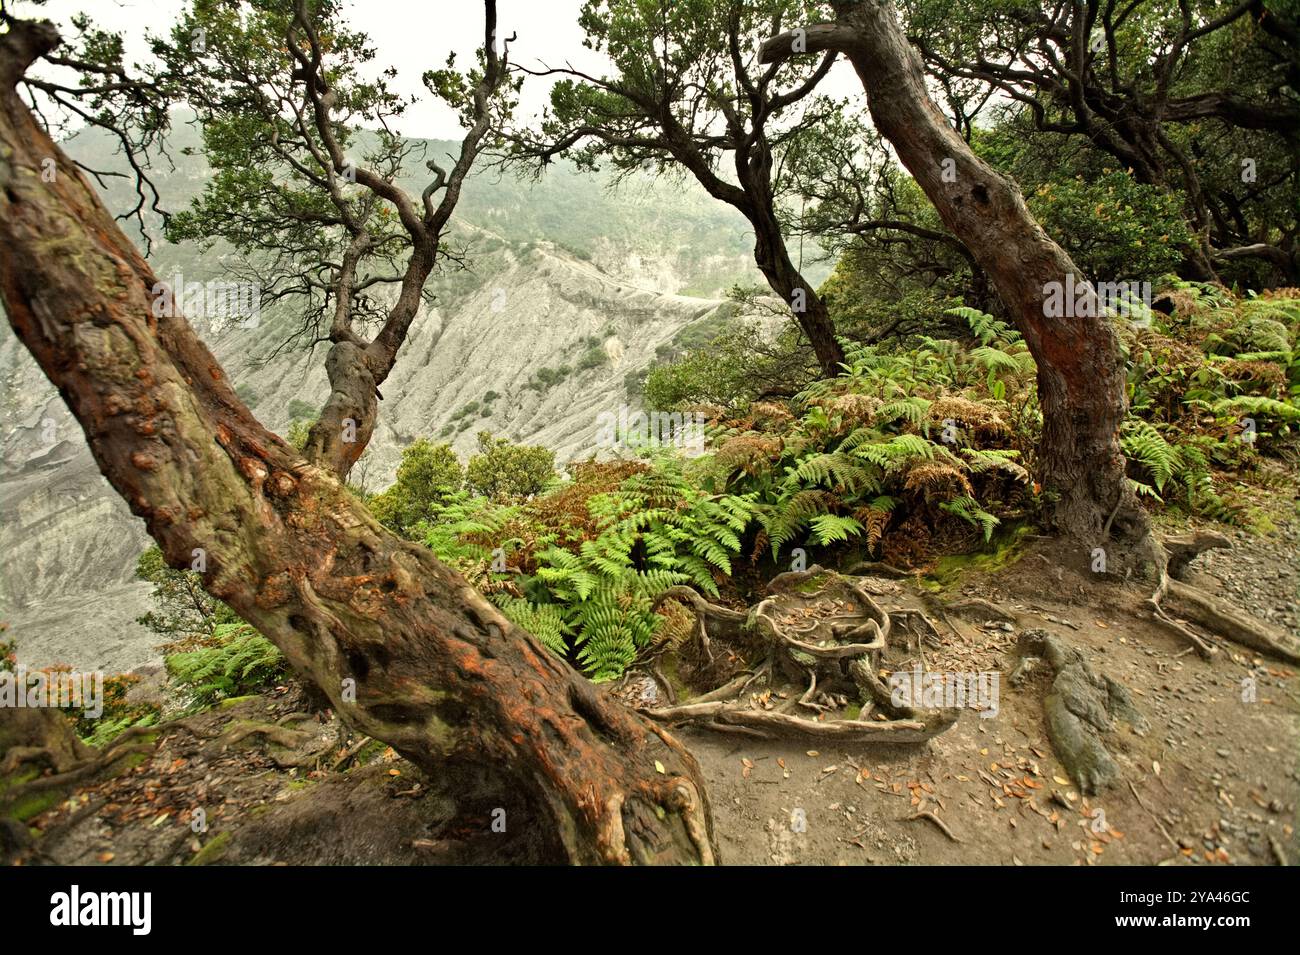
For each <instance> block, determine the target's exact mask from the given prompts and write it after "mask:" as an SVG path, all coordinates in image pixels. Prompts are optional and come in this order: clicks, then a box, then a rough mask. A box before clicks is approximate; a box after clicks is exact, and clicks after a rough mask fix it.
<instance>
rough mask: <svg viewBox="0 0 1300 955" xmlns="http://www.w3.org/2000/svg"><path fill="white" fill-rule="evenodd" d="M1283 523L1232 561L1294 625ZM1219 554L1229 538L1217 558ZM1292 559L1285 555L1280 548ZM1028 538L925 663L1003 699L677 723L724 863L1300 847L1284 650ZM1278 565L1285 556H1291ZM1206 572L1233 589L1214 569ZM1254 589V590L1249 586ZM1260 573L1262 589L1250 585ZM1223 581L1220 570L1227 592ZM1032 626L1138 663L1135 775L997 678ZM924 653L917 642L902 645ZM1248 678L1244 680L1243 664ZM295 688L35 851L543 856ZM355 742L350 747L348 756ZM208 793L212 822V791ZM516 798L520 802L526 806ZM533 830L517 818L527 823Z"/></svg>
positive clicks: (48, 822)
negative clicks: (879, 714)
mask: <svg viewBox="0 0 1300 955" xmlns="http://www.w3.org/2000/svg"><path fill="white" fill-rule="evenodd" d="M1298 538H1300V535H1297V534H1296V533H1295V532H1294V528H1293V527H1284V528H1282V529H1281V530H1280V531H1279V532H1278V533H1277V534H1275V535H1271V536H1270V537H1269V538H1267V539H1266V540H1264V541H1263V543H1262V544H1260V545H1259V550H1258V551H1256V552H1252V551H1251V550H1250V548H1251V547H1252V544H1251V539H1250V538H1246V539H1243V540H1242V541H1240V542H1239V545H1238V546H1239V548H1240V549H1239V550H1238V551H1236V552H1235V554H1234V556H1236V557H1238V558H1246V559H1245V560H1243V561H1240V562H1234V563H1233V566H1234V567H1238V568H1240V567H1241V566H1247V567H1249V566H1252V565H1254V566H1256V567H1259V568H1261V572H1256V573H1254V574H1248V575H1247V577H1246V579H1245V580H1242V579H1237V580H1235V581H1230V584H1231V591H1230V592H1231V593H1233V594H1236V595H1238V596H1239V597H1240V596H1242V595H1243V594H1244V595H1245V596H1249V597H1250V598H1251V599H1252V600H1254V601H1257V602H1258V603H1260V604H1261V605H1263V606H1267V607H1269V608H1281V610H1276V609H1275V611H1274V612H1275V614H1276V616H1275V617H1274V619H1275V620H1277V621H1278V622H1281V623H1284V624H1291V621H1293V620H1294V615H1293V614H1292V613H1291V610H1292V608H1293V607H1294V606H1295V603H1296V595H1295V592H1294V588H1295V586H1296V581H1297V577H1298V576H1300V575H1296V574H1292V573H1289V572H1287V571H1289V570H1291V569H1294V568H1295V567H1296V566H1297V564H1296V561H1295V560H1294V559H1291V560H1290V561H1288V559H1287V556H1286V555H1288V554H1289V555H1290V557H1291V558H1294V557H1295V556H1296V553H1295V549H1294V545H1295V542H1296V541H1297V539H1298ZM1216 560H1218V561H1220V563H1222V561H1223V560H1224V557H1223V555H1222V554H1220V555H1217V556H1216ZM1279 562H1280V563H1279ZM1058 567H1059V564H1058V563H1056V562H1054V561H1052V560H1049V559H1048V558H1047V557H1046V556H1044V555H1043V554H1042V553H1040V552H1035V551H1034V549H1033V548H1030V549H1029V550H1028V552H1027V553H1026V554H1025V555H1024V556H1022V557H1021V558H1020V559H1019V560H1017V561H1016V562H1014V563H1012V564H1010V565H1007V566H1003V567H1002V568H1000V569H998V570H996V571H994V572H980V571H967V572H966V573H964V574H963V575H962V576H961V577H960V578H959V579H958V580H957V581H956V582H954V583H953V584H951V585H950V587H949V589H948V590H947V591H946V592H945V593H944V594H943V595H942V599H943V600H945V601H949V602H951V601H955V600H958V599H960V598H962V597H978V598H983V599H985V600H989V601H991V602H993V603H995V604H997V605H998V606H1000V607H1002V608H1003V609H1005V610H1008V611H1011V612H1012V613H1013V614H1014V616H1015V620H1014V622H1013V623H1010V624H1009V628H1008V625H1003V624H1002V623H1000V622H998V621H992V620H987V621H985V620H981V619H980V615H979V614H978V613H976V614H973V615H972V614H970V613H967V614H965V615H964V616H960V617H959V616H956V615H949V614H945V615H943V616H942V622H941V623H937V629H938V630H939V632H940V636H941V645H940V646H937V647H932V648H930V649H928V650H927V651H925V656H926V659H925V666H926V668H927V669H929V670H941V671H949V672H960V673H969V672H980V671H998V672H999V674H1000V682H999V689H1000V693H999V701H998V709H997V712H996V714H993V715H990V714H985V715H981V714H979V713H977V712H976V711H975V710H968V711H966V712H964V713H963V714H962V716H961V718H960V720H959V721H958V722H957V723H956V725H954V726H953V727H952V728H950V729H949V730H948V731H947V732H945V733H943V734H942V735H939V736H937V737H936V738H934V739H932V740H931V741H929V742H928V743H924V744H914V745H905V746H880V745H872V746H866V747H859V748H856V749H853V750H845V749H834V748H828V747H825V746H822V747H821V748H820V749H818V748H814V747H812V746H808V745H801V744H799V743H795V742H767V741H760V740H753V739H750V738H747V737H740V736H724V735H720V734H717V733H714V732H711V731H708V730H698V729H688V728H684V729H680V730H678V734H679V736H680V737H681V738H682V739H683V741H684V742H685V743H686V744H687V745H688V747H689V748H690V749H691V750H692V752H694V754H695V755H696V757H697V758H698V759H699V761H700V764H701V767H702V770H703V773H704V776H705V780H706V783H707V786H708V793H709V798H710V801H711V804H712V809H713V813H714V818H715V821H716V832H717V836H718V840H719V843H720V850H721V857H722V861H723V862H724V863H727V864H732V865H737V864H739V865H772V864H780V865H897V864H981V865H989V864H991V865H1043V864H1048V865H1070V864H1074V865H1078V864H1086V865H1096V864H1143V865H1150V864H1181V865H1242V864H1258V865H1271V864H1279V863H1283V862H1284V860H1285V862H1288V863H1294V862H1295V861H1296V860H1298V859H1300V837H1297V833H1296V825H1297V818H1296V812H1297V804H1298V803H1300V770H1298V766H1297V754H1300V687H1298V686H1297V681H1296V674H1295V673H1294V672H1293V671H1292V670H1291V669H1290V668H1288V667H1285V666H1281V665H1279V664H1277V663H1275V662H1271V661H1268V660H1265V659H1263V658H1260V657H1257V656H1254V655H1252V654H1251V653H1250V652H1249V651H1244V650H1242V649H1241V648H1239V647H1233V646H1231V645H1229V644H1224V643H1220V644H1219V646H1220V652H1219V654H1218V655H1217V656H1216V657H1215V659H1214V660H1213V661H1210V662H1207V661H1205V660H1203V659H1201V658H1200V657H1198V656H1197V655H1196V654H1194V653H1192V652H1190V650H1189V648H1188V647H1187V646H1185V645H1184V644H1183V643H1182V642H1181V641H1180V639H1179V638H1178V637H1177V636H1175V635H1172V634H1170V633H1168V632H1166V631H1164V630H1159V629H1156V628H1154V627H1153V626H1152V625H1151V623H1150V622H1149V619H1148V616H1147V614H1146V612H1145V611H1144V609H1143V607H1142V602H1143V600H1144V598H1145V597H1146V595H1147V594H1146V589H1145V587H1138V586H1136V585H1132V586H1126V585H1118V584H1099V583H1096V582H1094V581H1092V580H1085V579H1083V578H1078V577H1074V576H1071V575H1070V574H1068V573H1066V572H1063V571H1061V570H1058V569H1057V568H1058ZM1279 571H1281V572H1279ZM1196 582H1197V583H1199V584H1200V585H1202V586H1204V587H1206V588H1207V589H1209V590H1211V591H1216V592H1217V591H1219V590H1220V583H1221V582H1220V581H1219V580H1218V579H1216V578H1214V577H1210V576H1209V575H1207V574H1205V573H1204V572H1202V574H1201V577H1200V579H1199V580H1197V581H1196ZM878 583H879V586H878V588H877V590H878V591H879V593H880V596H878V597H877V600H878V602H879V603H880V604H881V605H882V606H883V607H884V608H885V609H887V610H889V609H897V608H901V607H917V606H920V605H921V604H920V592H919V590H918V589H917V584H916V583H915V582H913V581H911V580H903V581H895V582H884V581H880V582H878ZM1243 588H1244V591H1243ZM1251 588H1253V590H1251ZM1226 590H1227V589H1226V588H1225V591H1226ZM1030 627H1041V628H1043V629H1046V630H1048V631H1049V632H1050V633H1052V634H1054V635H1057V636H1059V637H1062V638H1064V639H1065V640H1067V641H1068V642H1069V643H1071V644H1072V645H1073V646H1076V647H1078V648H1080V649H1081V650H1083V651H1084V652H1085V654H1086V655H1087V657H1088V658H1089V660H1090V662H1091V664H1092V666H1093V667H1094V668H1095V669H1096V670H1098V671H1099V672H1104V673H1105V674H1107V675H1109V676H1110V677H1112V678H1114V679H1116V680H1118V681H1120V682H1122V683H1124V684H1125V685H1126V686H1127V687H1128V689H1129V691H1130V693H1131V694H1132V697H1133V700H1134V702H1135V704H1136V706H1137V708H1138V709H1139V711H1140V712H1141V713H1142V715H1143V716H1144V717H1145V719H1146V721H1147V722H1148V723H1149V727H1148V728H1147V729H1146V731H1145V732H1142V731H1136V730H1134V729H1132V728H1131V727H1129V726H1127V725H1124V724H1117V725H1116V727H1115V729H1114V730H1112V731H1111V732H1110V733H1109V734H1108V735H1107V736H1105V737H1104V738H1105V744H1106V746H1107V748H1108V749H1109V750H1110V752H1111V754H1112V755H1113V756H1114V758H1115V760H1116V762H1117V763H1118V765H1119V767H1120V769H1121V772H1122V781H1121V782H1119V783H1118V784H1116V785H1113V786H1111V787H1110V788H1108V789H1106V790H1104V791H1103V792H1102V793H1101V794H1099V795H1097V796H1094V797H1091V798H1090V797H1086V796H1083V795H1081V794H1080V793H1079V792H1078V791H1077V789H1076V788H1075V787H1074V785H1073V784H1072V783H1071V782H1070V780H1069V779H1068V778H1067V774H1066V771H1065V769H1064V768H1063V766H1062V765H1061V764H1060V762H1059V761H1058V760H1057V758H1056V757H1055V755H1054V753H1053V751H1052V747H1051V744H1050V742H1049V741H1048V737H1047V730H1046V723H1045V717H1044V712H1043V696H1044V693H1045V689H1046V686H1047V684H1048V683H1049V682H1050V674H1049V673H1048V672H1045V671H1042V672H1035V673H1033V674H1031V676H1030V678H1029V679H1028V680H1027V681H1026V682H1024V683H1022V684H1021V685H1020V686H1014V687H1013V686H1011V685H1010V684H1009V682H1008V681H1007V679H1006V677H1007V675H1008V673H1009V672H1010V670H1011V668H1012V666H1013V664H1014V662H1015V658H1014V655H1013V654H1014V650H1015V645H1016V639H1017V635H1018V633H1019V632H1021V631H1022V630H1024V629H1026V628H1030ZM904 665H905V666H910V661H904ZM1248 679H1249V680H1253V690H1254V692H1253V694H1252V693H1250V692H1244V688H1246V687H1250V686H1251V685H1252V684H1250V683H1245V684H1243V681H1246V680H1248ZM303 709H304V700H303V698H302V695H301V693H300V692H299V691H297V690H295V689H293V688H292V687H286V688H281V689H280V690H278V691H277V692H276V693H274V694H271V695H269V696H258V697H251V698H247V699H244V700H239V701H228V705H225V706H222V707H219V708H218V709H216V710H212V711H210V712H208V713H204V714H201V715H200V716H198V717H191V718H190V719H188V720H186V721H185V722H184V724H183V726H178V725H176V724H168V725H167V727H166V728H165V729H164V730H163V731H162V732H161V733H160V734H159V737H158V740H157V746H156V748H155V750H154V752H153V753H152V754H151V755H145V756H143V757H141V758H140V759H139V761H137V762H136V763H134V764H133V765H127V766H122V767H119V774H118V775H117V776H116V777H114V778H112V779H109V780H107V781H102V782H100V783H98V784H96V785H91V786H87V787H85V788H83V789H80V790H78V791H77V792H75V793H73V794H72V796H71V798H69V799H67V800H65V801H63V802H60V803H58V804H57V805H54V806H52V807H51V808H49V809H48V810H47V811H45V812H43V813H41V814H40V815H38V816H36V817H35V818H33V819H31V820H30V821H29V825H31V826H32V827H34V828H35V829H36V830H38V831H39V832H41V833H42V834H43V835H42V836H41V837H40V838H38V839H36V840H35V843H34V845H33V846H32V847H30V848H29V849H28V850H26V851H25V852H24V853H23V854H21V856H20V857H21V858H22V859H23V861H25V862H27V863H28V864H41V863H46V864H49V863H55V864H92V865H93V864H106V865H123V864H128V865H129V864H209V863H217V864H330V863H360V864H403V865H405V864H436V863H461V862H471V861H476V862H492V863H528V862H535V861H538V860H537V859H536V858H534V856H533V854H532V853H533V852H534V850H532V849H530V845H531V844H532V841H531V840H529V839H527V838H526V835H527V822H526V813H524V812H522V810H517V809H516V808H514V807H511V808H509V809H508V810H507V823H506V825H505V829H506V832H505V833H501V832H494V831H493V827H492V818H493V816H492V813H493V807H492V806H490V805H488V804H482V805H477V806H475V805H470V806H468V807H467V806H466V805H465V801H464V800H463V799H462V800H461V805H460V809H459V812H457V811H456V810H455V808H454V804H453V801H452V800H451V799H450V798H449V797H448V795H447V794H445V793H441V792H439V790H438V785H437V783H436V782H431V781H429V780H426V779H423V778H422V777H421V775H420V774H419V773H418V771H416V770H415V769H414V768H413V767H411V766H410V765H409V764H407V763H406V762H405V761H403V760H401V759H400V758H398V757H397V756H396V755H395V754H393V753H392V751H391V750H388V749H386V748H385V747H384V746H383V745H382V744H378V743H373V742H371V743H368V744H366V743H364V741H356V740H352V739H350V738H348V737H347V735H346V733H344V732H342V731H341V728H340V726H339V724H338V723H337V721H336V720H334V719H331V718H325V717H323V716H321V715H316V716H312V717H310V718H307V716H306V714H305V713H304V712H303ZM245 723H260V724H263V725H266V724H282V723H290V724H291V725H293V726H294V727H295V729H296V730H298V731H299V732H298V733H297V734H296V735H297V736H298V737H304V736H305V737H306V738H308V742H307V743H306V744H304V745H305V746H307V747H309V748H310V747H311V746H314V745H317V744H319V743H322V742H328V743H330V744H331V745H332V748H331V749H330V750H329V752H330V754H331V755H330V756H329V757H328V758H327V759H326V760H324V761H319V760H318V761H316V762H315V763H311V764H308V765H304V766H293V765H292V763H293V762H295V754H294V753H293V752H290V751H287V750H285V749H284V748H283V747H279V746H276V745H274V744H273V743H271V742H269V741H267V740H266V739H263V738H262V737H259V736H250V737H248V738H246V739H243V740H240V741H238V742H234V743H229V744H227V743H223V739H224V737H223V736H222V734H223V733H225V732H228V731H229V730H230V728H231V727H237V726H239V725H243V724H245ZM343 753H349V754H351V755H350V756H349V759H348V760H347V761H346V762H343V763H336V760H337V759H338V755H337V754H343ZM200 810H201V815H202V823H201V824H200V822H199V821H198V820H199V818H200V817H199V815H198V811H200ZM521 816H522V819H521ZM521 835H522V836H524V838H520V836H521Z"/></svg>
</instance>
